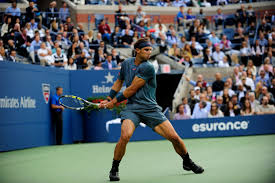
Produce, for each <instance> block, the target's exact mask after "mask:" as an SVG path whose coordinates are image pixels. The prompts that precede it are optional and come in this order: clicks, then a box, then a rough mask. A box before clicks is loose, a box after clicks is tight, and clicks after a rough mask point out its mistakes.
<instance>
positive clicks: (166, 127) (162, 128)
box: [154, 120, 187, 157]
mask: <svg viewBox="0 0 275 183" xmlns="http://www.w3.org/2000/svg"><path fill="white" fill-rule="evenodd" d="M154 130H155V131H156V132H157V133H158V134H160V135H161V136H163V137H164V138H166V139H167V140H169V141H170V142H172V144H173V146H174V149H175V151H176V152H177V153H178V154H179V155H180V156H181V157H182V156H184V155H185V154H187V149H186V146H185V144H184V142H183V140H182V139H181V138H180V137H179V135H178V134H177V132H176V131H175V129H174V127H173V126H172V124H171V123H170V122H169V121H168V120H166V121H164V122H163V123H161V124H159V125H158V126H156V127H155V128H154Z"/></svg>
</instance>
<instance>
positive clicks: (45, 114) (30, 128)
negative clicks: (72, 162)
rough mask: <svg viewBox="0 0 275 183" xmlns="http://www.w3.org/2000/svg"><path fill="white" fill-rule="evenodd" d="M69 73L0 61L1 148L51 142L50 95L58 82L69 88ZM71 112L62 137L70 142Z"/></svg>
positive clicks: (6, 148)
mask: <svg viewBox="0 0 275 183" xmlns="http://www.w3.org/2000/svg"><path fill="white" fill-rule="evenodd" d="M68 76H69V73H68V72H67V71H64V70H60V69H59V70H57V69H52V68H42V67H41V66H36V65H25V64H17V63H12V62H1V63H0V78H1V79H0V86H1V90H0V151H5V150H11V149H21V148H26V147H35V146H41V145H49V144H53V143H54V136H53V129H52V128H53V126H52V124H51V115H50V105H49V99H50V96H51V95H52V94H54V93H55V88H56V87H57V86H62V87H63V88H64V92H69V91H70V87H69V77H68ZM69 117H70V112H69V111H65V112H64V114H63V119H64V125H63V131H64V133H63V134H64V135H63V141H64V143H71V142H72V138H71V136H72V135H71V133H72V129H71V124H70V120H69Z"/></svg>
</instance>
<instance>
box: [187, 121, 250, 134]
mask: <svg viewBox="0 0 275 183" xmlns="http://www.w3.org/2000/svg"><path fill="white" fill-rule="evenodd" d="M248 124H249V121H235V122H231V121H229V122H227V123H224V122H216V123H201V124H194V125H193V126H192V130H193V132H207V131H208V132H212V131H230V130H246V129H247V128H248Z"/></svg>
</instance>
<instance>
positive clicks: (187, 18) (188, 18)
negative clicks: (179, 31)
mask: <svg viewBox="0 0 275 183" xmlns="http://www.w3.org/2000/svg"><path fill="white" fill-rule="evenodd" d="M195 19H196V17H195V16H194V15H192V9H191V8H188V10H187V12H186V14H185V15H184V21H185V23H186V26H190V24H191V23H193V21H194V20H195Z"/></svg>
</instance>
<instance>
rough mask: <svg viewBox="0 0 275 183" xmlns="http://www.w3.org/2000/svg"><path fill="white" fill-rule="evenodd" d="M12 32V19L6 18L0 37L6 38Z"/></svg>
mask: <svg viewBox="0 0 275 183" xmlns="http://www.w3.org/2000/svg"><path fill="white" fill-rule="evenodd" d="M11 31H12V19H11V17H8V18H7V19H6V21H5V23H4V24H3V25H2V27H1V37H3V38H4V39H5V38H7V36H8V34H9V33H10V32H11Z"/></svg>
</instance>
